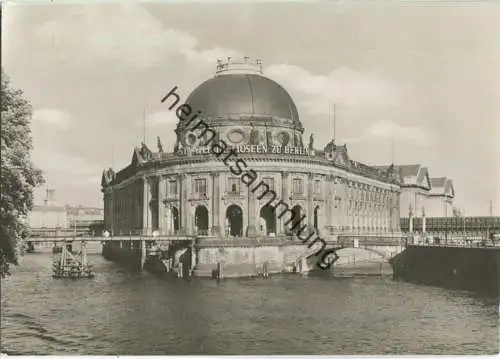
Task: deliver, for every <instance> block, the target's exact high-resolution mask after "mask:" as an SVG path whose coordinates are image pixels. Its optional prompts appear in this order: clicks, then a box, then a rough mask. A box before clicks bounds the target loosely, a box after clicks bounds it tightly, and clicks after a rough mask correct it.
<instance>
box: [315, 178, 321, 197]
mask: <svg viewBox="0 0 500 359" xmlns="http://www.w3.org/2000/svg"><path fill="white" fill-rule="evenodd" d="M314 193H315V194H320V193H321V181H320V180H315V181H314Z"/></svg>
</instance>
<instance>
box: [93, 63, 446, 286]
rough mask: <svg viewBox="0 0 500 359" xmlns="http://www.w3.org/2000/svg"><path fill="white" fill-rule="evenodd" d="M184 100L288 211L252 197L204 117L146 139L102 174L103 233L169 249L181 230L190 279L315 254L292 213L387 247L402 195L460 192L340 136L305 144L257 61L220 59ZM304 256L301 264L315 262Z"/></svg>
mask: <svg viewBox="0 0 500 359" xmlns="http://www.w3.org/2000/svg"><path fill="white" fill-rule="evenodd" d="M172 87H174V86H169V87H168V88H172ZM168 88H167V91H168ZM162 102H163V104H164V105H165V106H166V108H167V109H168V108H174V106H175V107H178V106H180V105H182V103H183V102H182V100H180V99H179V96H178V95H177V94H173V93H172V91H171V92H170V93H169V96H165V98H164V99H163V100H162ZM185 104H188V105H189V106H190V108H191V109H192V110H193V112H199V113H200V115H199V117H200V119H202V120H203V122H204V123H205V124H206V126H207V127H208V128H210V129H211V130H212V131H213V132H215V134H216V139H215V140H213V141H212V142H213V143H217V142H218V141H220V140H223V141H224V142H225V143H227V145H228V147H230V148H234V149H236V150H235V153H237V154H238V158H239V159H243V160H244V161H245V163H246V164H247V165H248V168H251V169H252V170H253V171H254V173H255V174H256V176H257V179H256V181H255V184H257V183H259V182H262V183H264V184H265V185H266V187H267V188H268V189H269V190H272V191H274V193H276V195H277V200H282V201H283V202H284V203H286V204H287V206H288V208H289V211H287V213H286V214H285V215H284V216H278V215H277V214H278V213H276V212H278V211H275V208H274V207H273V206H272V205H269V203H268V202H269V196H264V197H261V196H259V193H254V192H253V191H252V189H253V188H255V185H252V186H247V185H246V184H245V183H243V182H242V180H241V178H240V176H235V175H234V173H232V172H231V171H229V170H228V167H227V166H226V165H225V164H224V163H223V162H222V161H221V160H220V159H218V158H217V157H216V156H214V154H213V153H211V151H210V149H209V148H208V147H207V143H208V142H209V141H210V138H205V137H207V136H204V135H202V134H201V132H203V131H205V134H206V135H207V134H209V133H208V132H207V131H206V128H205V127H204V126H199V127H200V128H198V129H195V130H193V129H192V128H193V127H194V126H195V125H196V121H194V122H191V123H190V124H187V123H186V122H187V121H178V124H177V128H176V130H175V134H176V142H175V144H173V146H172V147H171V148H169V149H166V148H165V149H164V148H163V145H162V144H161V140H160V137H161V134H157V135H158V150H157V151H155V152H153V151H152V150H150V148H149V147H148V146H147V145H146V144H144V143H143V144H142V145H141V146H140V147H137V148H134V149H133V152H132V158H131V163H130V164H129V165H128V166H127V167H126V168H124V169H121V170H119V171H117V172H115V170H114V169H112V168H108V169H105V170H104V172H103V176H102V192H103V193H104V222H105V228H106V231H107V232H109V233H110V234H111V236H117V237H118V236H128V235H129V234H135V235H137V234H140V235H143V236H152V237H151V240H154V241H155V242H158V243H160V242H162V241H165V242H169V243H170V245H172V244H173V243H175V242H176V238H178V239H179V240H178V241H177V242H178V244H179V243H181V242H182V243H186V246H187V247H186V248H185V250H188V251H189V257H190V264H189V266H190V268H191V270H192V271H191V274H193V275H196V276H210V275H211V274H213V271H214V270H215V269H216V268H218V267H220V264H221V263H223V265H224V271H225V274H226V276H234V277H238V276H249V275H253V274H255V273H256V271H257V272H258V271H259V269H258V268H262V266H265V268H266V271H268V272H269V273H272V272H282V271H284V270H286V269H287V268H289V267H290V266H293V265H294V264H297V263H298V262H300V261H301V260H304V259H307V258H308V257H310V256H311V252H310V251H311V248H308V246H307V245H304V244H303V243H302V241H300V240H299V239H297V238H296V233H293V232H292V231H290V228H293V227H295V228H297V226H295V222H294V221H303V222H302V223H301V224H300V226H302V225H304V224H306V225H307V226H308V231H314V232H315V233H316V234H317V235H318V236H319V237H321V238H322V239H324V240H325V242H326V243H328V245H329V246H330V245H331V246H334V245H335V243H339V242H342V241H344V242H346V241H350V243H352V242H355V243H357V242H358V241H361V242H363V243H364V246H365V247H366V246H367V245H368V244H369V243H373V245H374V246H376V245H378V246H380V244H381V243H399V242H401V238H402V233H401V230H400V217H401V212H406V211H405V210H404V209H403V210H402V209H401V208H400V203H401V201H405V198H406V197H405V196H407V197H408V198H416V197H415V193H414V192H415V191H418V194H419V196H424V197H425V195H426V193H427V192H429V195H428V196H427V197H426V201H427V202H426V203H427V204H430V203H434V202H435V205H434V206H435V207H436V208H443V205H451V200H452V197H453V195H454V193H452V194H451V195H450V193H451V192H450V193H448V192H446V191H443V193H442V194H441V193H438V192H439V189H437V191H438V192H432V191H430V187H429V189H428V190H427V192H425V188H424V187H425V186H421V185H419V181H423V182H425V183H428V184H429V186H430V183H431V182H430V178H429V174H428V171H427V169H426V168H425V170H424V171H423V172H422V174H419V173H417V175H416V176H414V174H413V172H411V173H410V172H408V173H409V175H408V176H407V177H408V178H406V177H405V166H395V165H384V164H381V165H380V166H377V167H373V166H368V165H365V164H362V163H360V162H357V161H354V160H352V159H350V158H349V155H348V150H347V146H346V145H345V144H344V145H339V144H337V143H335V141H334V140H331V141H329V142H328V143H327V144H326V145H325V146H324V147H323V148H315V147H314V138H313V135H311V137H310V138H309V140H308V143H307V145H304V139H303V134H304V126H303V120H302V121H301V120H300V119H299V113H298V111H297V107H296V105H295V103H294V101H293V100H292V98H291V96H290V95H289V94H288V92H287V91H286V90H285V89H284V88H283V87H282V86H281V85H279V84H278V83H276V82H274V81H273V80H270V79H269V78H267V77H265V76H264V74H263V69H262V62H261V61H260V60H257V61H251V60H250V59H249V58H247V57H246V58H244V59H243V60H235V59H228V60H227V61H225V62H222V61H219V62H218V63H217V68H216V73H215V76H214V77H213V78H211V79H208V80H207V81H205V82H203V83H202V84H200V85H199V86H198V87H196V88H195V89H194V90H193V91H192V92H191V94H190V95H189V96H188V97H187V98H186V100H185ZM174 111H175V109H174V110H173V112H174ZM325 121H328V119H326V118H325ZM304 122H305V121H304ZM197 131H198V132H197ZM200 134H201V135H200ZM419 168H420V167H419ZM412 181H413V182H412ZM450 185H451V184H450ZM261 187H264V186H261ZM448 187H449V186H448ZM450 188H451V187H450ZM431 192H432V193H431ZM436 201H437V202H436ZM438 202H439V203H438ZM404 203H405V205H406V202H404ZM419 203H423V202H419ZM297 224H298V223H297ZM181 239H182V240H181ZM110 243H113V242H110ZM187 243H190V244H187ZM115 245H116V243H115ZM181 247H182V246H181ZM176 248H178V250H179V251H180V250H181V249H180V247H176ZM312 249H314V248H312ZM176 250H177V249H176ZM166 252H168V251H166ZM169 252H170V253H171V252H172V251H169ZM174 252H175V251H174ZM313 252H315V251H314V250H313ZM171 256H173V257H177V255H175V254H171ZM301 263H302V264H301V265H300V268H301V271H307V270H309V269H312V268H314V267H315V266H314V265H308V264H307V261H306V262H301Z"/></svg>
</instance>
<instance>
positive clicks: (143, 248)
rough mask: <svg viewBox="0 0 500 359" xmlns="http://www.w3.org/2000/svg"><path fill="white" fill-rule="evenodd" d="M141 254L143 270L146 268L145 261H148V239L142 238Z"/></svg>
mask: <svg viewBox="0 0 500 359" xmlns="http://www.w3.org/2000/svg"><path fill="white" fill-rule="evenodd" d="M140 248H141V249H140V250H141V252H140V256H141V271H142V270H143V268H144V263H146V255H147V254H146V241H145V240H144V239H141V240H140Z"/></svg>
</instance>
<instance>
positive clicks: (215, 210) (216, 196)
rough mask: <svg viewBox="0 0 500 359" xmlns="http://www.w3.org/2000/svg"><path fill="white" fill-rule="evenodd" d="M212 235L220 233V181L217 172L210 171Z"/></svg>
mask: <svg viewBox="0 0 500 359" xmlns="http://www.w3.org/2000/svg"><path fill="white" fill-rule="evenodd" d="M210 175H211V176H212V235H214V236H219V235H220V234H221V227H220V219H219V216H220V213H219V212H220V202H221V196H220V183H219V178H220V176H219V173H217V172H212V173H210Z"/></svg>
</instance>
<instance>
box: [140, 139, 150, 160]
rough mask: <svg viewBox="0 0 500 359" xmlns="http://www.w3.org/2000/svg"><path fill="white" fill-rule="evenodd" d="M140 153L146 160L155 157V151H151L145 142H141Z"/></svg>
mask: <svg viewBox="0 0 500 359" xmlns="http://www.w3.org/2000/svg"><path fill="white" fill-rule="evenodd" d="M140 154H141V157H142V158H143V159H144V160H145V161H149V160H150V159H152V158H153V152H151V150H150V149H149V148H148V146H146V144H145V143H144V142H141V149H140Z"/></svg>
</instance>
